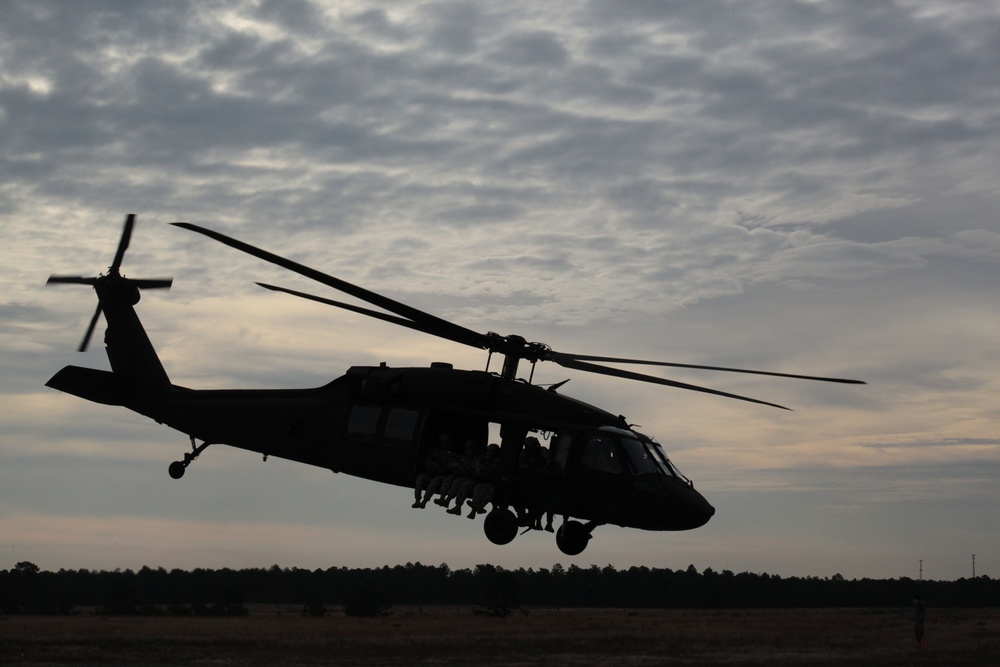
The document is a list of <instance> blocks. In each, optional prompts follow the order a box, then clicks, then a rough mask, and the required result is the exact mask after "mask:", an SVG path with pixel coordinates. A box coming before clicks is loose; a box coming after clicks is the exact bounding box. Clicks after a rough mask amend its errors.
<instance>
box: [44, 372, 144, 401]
mask: <svg viewBox="0 0 1000 667" xmlns="http://www.w3.org/2000/svg"><path fill="white" fill-rule="evenodd" d="M45 385H46V386H47V387H52V388H53V389H56V390H58V391H64V392H66V393H67V394H73V395H74V396H79V397H80V398H85V399H87V400H88V401H93V402H94V403H103V404H105V405H125V402H126V400H127V399H128V397H129V396H134V395H135V390H136V388H135V382H134V381H133V380H131V379H130V378H128V377H126V376H124V375H119V374H117V373H111V372H109V371H100V370H97V369H95V368H81V367H79V366H66V367H65V368H63V369H62V370H61V371H59V372H58V373H56V374H55V375H53V376H52V379H50V380H49V381H48V382H46V383H45Z"/></svg>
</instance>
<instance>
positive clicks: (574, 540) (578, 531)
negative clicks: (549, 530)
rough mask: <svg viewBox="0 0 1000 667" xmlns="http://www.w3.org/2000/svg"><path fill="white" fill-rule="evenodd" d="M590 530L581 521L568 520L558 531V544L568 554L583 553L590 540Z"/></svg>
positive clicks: (560, 549)
mask: <svg viewBox="0 0 1000 667" xmlns="http://www.w3.org/2000/svg"><path fill="white" fill-rule="evenodd" d="M590 538H591V535H590V531H589V530H587V527H586V526H584V525H583V524H582V523H580V522H579V521H567V522H565V523H564V524H563V525H561V526H559V530H557V531H556V546H557V547H559V551H561V552H563V553H564V554H566V555H567V556H576V555H578V554H580V553H583V550H584V549H586V548H587V543H589V542H590Z"/></svg>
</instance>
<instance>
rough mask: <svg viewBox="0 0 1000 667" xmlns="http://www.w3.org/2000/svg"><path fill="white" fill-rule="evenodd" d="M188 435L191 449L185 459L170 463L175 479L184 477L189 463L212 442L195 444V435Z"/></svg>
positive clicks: (170, 471) (171, 474) (172, 475)
mask: <svg viewBox="0 0 1000 667" xmlns="http://www.w3.org/2000/svg"><path fill="white" fill-rule="evenodd" d="M188 437H189V438H191V451H190V452H187V453H186V454H184V460H183V461H174V462H173V463H171V464H170V468H168V472H169V473H170V476H171V477H173V478H174V479H180V478H181V477H183V476H184V471H185V470H187V467H188V466H189V465H191V462H192V461H194V460H195V459H196V458H198V455H199V454H201V453H202V452H203V451H205V448H206V447H208V446H209V445H210V444H212V443H210V442H203V443H201V444H200V445H195V444H194V436H193V435H189V436H188ZM265 458H267V457H265Z"/></svg>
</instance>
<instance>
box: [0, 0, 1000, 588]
mask: <svg viewBox="0 0 1000 667" xmlns="http://www.w3.org/2000/svg"><path fill="white" fill-rule="evenodd" d="M555 5H558V6H554V5H553V3H533V2H517V1H512V2H505V3H488V4H483V3H473V2H399V3H394V2H384V3H365V2H304V1H301V0H298V1H292V0H289V1H281V2H277V1H270V0H264V1H261V2H230V1H226V0H218V1H211V0H210V1H201V0H199V1H198V2H193V1H192V2H181V1H177V2H171V3H160V2H140V1H136V2H129V3H120V2H100V1H97V0H92V1H86V0H81V1H79V2H73V3H64V2H47V1H45V0H28V1H24V2H18V1H16V0H6V1H5V2H4V3H3V6H4V11H3V14H4V20H3V22H2V24H0V226H2V230H3V236H2V238H3V241H4V242H3V244H2V246H0V258H2V262H0V267H2V268H0V280H2V285H3V291H2V297H0V299H2V300H0V364H2V366H0V367H2V369H3V372H2V374H0V393H2V399H0V425H2V428H0V553H3V554H4V558H2V559H0V569H2V568H10V567H13V565H14V564H15V563H16V562H19V561H22V560H28V561H31V562H34V563H36V564H37V565H39V567H41V568H42V569H45V570H58V569H60V568H66V569H78V568H87V569H114V568H123V569H124V568H133V569H136V568H139V567H142V566H144V565H148V566H150V567H166V568H168V569H172V568H183V569H190V568H195V567H211V568H220V567H230V568H243V567H268V566H270V565H272V564H279V565H281V566H283V567H305V568H327V567H333V566H336V567H340V566H348V567H363V566H371V565H383V564H386V565H394V564H405V563H407V562H422V563H424V564H434V565H436V564H440V563H447V564H448V565H449V566H451V567H452V568H463V567H474V566H475V565H476V564H480V563H491V564H495V565H499V566H503V567H508V568H518V567H525V568H528V567H531V568H536V569H537V568H542V567H551V566H552V565H553V564H555V563H561V564H563V565H564V566H568V565H570V564H575V565H577V566H580V567H589V566H590V565H594V564H596V565H598V566H601V567H603V566H605V565H612V566H614V567H616V568H626V567H631V566H633V565H635V566H646V567H658V568H671V569H681V568H686V567H687V566H688V565H689V564H694V565H695V567H696V568H698V569H699V570H703V569H704V568H708V567H711V568H713V569H715V570H717V571H720V570H726V569H728V570H731V571H733V572H744V571H748V572H758V573H760V572H768V573H771V574H779V575H782V576H820V577H823V576H832V575H833V574H836V573H840V574H842V575H843V576H845V577H848V578H863V577H871V578H896V577H903V576H905V577H911V578H913V579H916V578H918V577H920V576H922V577H923V578H925V579H956V578H960V577H968V576H971V574H972V562H973V558H972V556H973V555H975V567H976V574H977V575H984V574H985V575H990V576H1000V562H998V560H997V559H998V558H1000V527H998V526H1000V524H998V522H997V521H996V516H998V515H1000V493H998V491H997V485H996V480H997V479H998V478H1000V432H998V430H1000V408H998V402H997V395H998V389H1000V349H998V341H1000V290H997V289H996V286H997V283H998V282H1000V224H998V210H1000V209H998V203H1000V201H998V199H1000V197H998V194H1000V189H998V185H997V182H998V181H997V174H998V173H1000V111H998V109H1000V3H998V2H987V1H977V2H953V1H951V0H948V1H939V2H935V1H929V0H928V1H914V2H904V1H901V0H900V1H896V2H889V1H886V2H879V3H859V2H837V1H824V2H805V1H797V2H796V1H789V2H777V3H776V2H755V1H752V0H749V1H740V2H727V1H722V0H704V1H699V2H696V3H695V2H691V3H685V2H666V1H664V2H655V1H652V0H644V1H638V0H637V1H627V0H626V1H622V2H618V1H616V2H610V1H603V0H595V1H592V2H582V3H570V4H567V3H555ZM127 213H136V214H137V216H138V223H137V226H136V230H135V233H134V235H133V237H132V243H131V247H130V248H129V251H128V254H127V255H126V256H125V261H124V264H123V271H124V272H125V274H126V275H131V276H134V277H151V276H173V277H174V283H173V287H172V289H171V290H170V291H162V290H158V291H149V292H147V293H146V294H144V296H143V299H142V301H141V302H140V303H139V304H138V306H137V311H138V313H139V316H140V317H141V319H142V321H143V323H144V325H145V327H146V329H147V331H148V332H149V335H150V338H151V339H152V341H153V344H154V345H155V347H156V348H157V351H158V352H159V354H160V356H161V359H162V361H163V364H164V366H165V368H166V370H167V372H168V374H169V375H170V378H171V380H172V381H173V382H174V383H176V384H179V385H183V386H187V387H191V388H195V389H199V388H204V389H210V388H231V387H239V388H248V387H261V388H268V387H276V388H280V387H311V386H318V385H321V384H325V383H326V382H328V381H329V380H331V379H333V378H335V377H338V376H339V375H341V374H343V373H344V371H346V369H347V368H349V367H350V366H352V365H366V364H378V363H379V362H383V361H385V362H388V363H389V364H390V365H393V366H426V365H427V364H429V363H431V362H435V361H449V362H451V363H454V364H455V365H456V366H457V367H460V368H470V369H483V368H485V365H486V358H485V357H486V355H485V353H481V352H479V351H477V350H473V349H471V348H465V347H462V346H459V345H456V344H454V343H450V342H448V341H444V340H439V339H436V338H433V337H430V336H427V335H424V334H421V333H418V332H413V331H409V330H405V329H401V328H394V327H392V326H391V325H388V324H386V323H383V322H379V321H376V320H370V319H366V318H363V317H361V316H358V315H354V314H352V313H348V312H344V311H339V310H336V309H331V308H327V307H324V306H321V305H319V304H315V303H311V302H307V301H303V300H299V299H295V298H293V297H290V296H287V295H281V294H275V293H271V292H267V291H265V290H262V289H260V288H259V287H257V286H256V285H254V282H255V281H264V282H271V283H276V284H279V285H284V286H287V287H291V288H294V289H300V290H304V291H309V292H313V293H319V294H322V295H323V296H327V297H331V298H338V295H337V294H336V293H333V292H332V291H329V290H326V289H325V288H323V287H322V286H319V285H316V284H314V283H310V282H309V281H308V280H306V279H304V278H301V277H299V276H296V275H293V274H290V273H288V272H286V271H283V270H281V269H280V268H278V267H275V266H272V265H268V264H266V263H264V262H261V261H259V260H257V259H255V258H252V257H249V256H246V255H242V254H240V253H238V252H236V251H234V250H231V249H229V248H225V247H223V246H221V245H219V244H217V243H215V242H213V241H211V240H209V239H207V238H204V237H201V236H199V235H196V234H192V233H191V232H189V231H185V230H183V229H180V228H177V227H172V226H169V225H168V224H167V223H169V222H173V221H178V220H183V221H188V222H193V223H196V224H200V225H204V226H207V227H210V228H212V229H216V230H219V231H221V232H223V233H226V234H230V235H233V236H236V237H238V238H240V239H242V240H244V241H247V242H249V243H252V244H254V245H258V246H260V247H263V248H266V249H268V250H270V251H272V252H276V253H279V254H282V255H285V256H287V257H290V258H292V259H295V260H297V261H300V262H303V263H305V264H308V265H310V266H313V267H315V268H317V269H319V270H321V271H325V272H327V273H330V274H332V275H335V276H338V277H340V278H343V279H345V280H349V281H352V282H355V283H357V284H360V285H362V286H364V287H366V288H368V289H372V290H375V291H377V292H380V293H383V294H386V295H387V296H390V297H392V298H394V299H397V300H400V301H403V302H406V303H408V304H411V305H413V306H415V307H417V308H420V309H422V310H425V311H429V312H431V313H434V314H436V315H438V316H441V317H444V318H447V319H449V320H452V321H454V322H457V323H459V324H461V325H463V326H465V327H468V328H470V329H473V330H476V331H497V332H500V333H503V334H512V333H516V334H519V335H522V336H524V337H525V338H527V339H528V340H531V341H540V342H544V343H547V344H549V345H551V346H553V347H554V348H556V349H558V350H560V351H567V352H577V353H589V354H600V355H610V356H623V357H638V358H647V359H662V360H667V361H677V362H685V363H693V364H710V365H718V366H737V367H744V368H754V369H765V370H774V371H780V372H791V373H804V374H811V375H826V376H838V377H848V378H856V379H860V380H864V381H866V382H867V383H868V384H867V385H864V386H847V385H843V386H842V385H830V384H819V383H808V382H802V381H795V380H782V379H775V378H765V377H754V376H740V375H732V374H720V373H707V372H704V371H700V372H697V371H683V370H679V369H677V370H672V371H670V372H664V373H663V375H664V377H669V378H671V379H675V380H677V381H681V382H689V383H693V384H701V385H706V386H710V387H714V388H716V389H719V390H722V391H728V392H734V393H739V394H746V395H750V396H753V397H755V398H760V399H763V400H767V401H772V402H777V403H781V404H784V405H787V406H789V407H791V408H792V409H793V411H782V410H776V409H773V408H769V407H766V406H762V405H754V404H750V403H744V402H738V401H732V400H728V399H724V398H720V397H716V396H709V395H706V394H700V393H694V392H686V391H681V390H678V389H673V388H667V387H661V386H654V385H646V384H640V383H635V382H628V381H626V380H622V379H617V378H610V377H599V376H593V375H588V374H585V373H580V372H576V371H569V370H566V369H562V368H561V367H559V366H555V365H553V364H548V365H544V364H542V365H540V366H539V367H538V368H537V370H536V372H535V377H534V381H535V382H539V383H553V382H560V381H563V380H567V379H569V380H570V382H569V383H568V384H566V385H564V386H563V387H562V388H561V389H560V391H561V392H562V393H565V394H568V395H571V396H574V397H576V398H579V399H581V400H584V401H587V402H589V403H593V404H596V405H599V406H601V407H603V408H605V409H607V410H608V411H610V412H612V413H614V414H624V415H625V416H626V417H627V418H628V420H629V422H630V423H633V424H636V425H638V426H637V428H639V429H640V430H641V431H643V432H644V433H648V434H650V435H652V436H654V437H656V438H657V439H658V440H659V441H660V442H661V443H662V444H663V445H664V447H665V449H666V450H667V451H668V452H669V454H670V456H671V458H672V460H673V461H674V463H676V464H677V466H678V467H679V468H680V469H681V470H682V471H683V472H684V473H685V474H686V475H687V476H689V477H690V478H691V479H693V480H694V483H695V486H696V488H697V489H698V490H699V491H700V492H701V493H703V494H704V495H705V496H706V497H707V498H708V500H709V501H710V502H711V503H712V504H713V505H714V506H715V507H716V508H717V513H716V516H715V517H714V518H713V520H712V521H711V522H710V523H709V524H707V525H706V526H705V527H703V528H701V529H698V530H695V531H690V532H679V533H655V532H644V531H638V530H627V529H621V528H615V527H600V528H598V529H597V530H596V531H595V536H594V539H593V540H592V541H591V543H590V545H589V546H588V548H587V550H586V551H584V552H583V553H582V554H581V555H579V556H575V557H569V556H566V555H564V554H562V553H561V552H560V551H558V549H557V548H556V546H555V543H554V540H553V539H552V536H551V535H549V534H548V533H541V532H535V533H529V534H526V535H523V536H520V537H518V538H517V539H515V540H514V542H512V543H511V544H509V545H506V546H503V547H499V546H495V545H493V544H491V543H490V542H488V541H487V540H486V539H485V537H484V536H483V533H482V527H481V525H478V522H475V523H474V522H472V521H468V520H466V519H464V518H462V519H459V518H456V517H454V516H451V515H448V514H446V513H444V512H443V511H438V510H437V509H436V508H435V509H431V508H430V507H428V508H427V509H424V510H415V509H411V508H410V503H411V501H412V495H411V492H410V491H409V490H407V489H402V488H397V487H388V486H382V485H378V484H374V483H371V482H365V481H362V480H358V479H354V478H351V477H348V476H345V475H342V474H333V473H331V472H330V471H328V470H322V469H319V468H312V467H308V466H303V465H299V464H293V463H290V462H287V461H281V460H277V459H273V458H272V459H269V460H268V461H267V462H262V461H261V460H260V457H259V456H257V455H254V454H252V453H248V452H243V451H240V450H236V449H233V448H228V447H223V446H217V447H210V448H209V449H208V450H206V451H205V453H204V454H203V455H202V456H201V457H200V458H199V459H198V461H197V462H196V463H195V464H194V465H193V466H192V467H191V468H190V469H189V470H188V473H187V475H186V476H185V477H184V478H183V479H182V480H179V481H175V480H172V479H170V477H169V476H168V475H167V466H168V464H169V463H170V462H171V461H173V460H176V459H177V458H180V456H181V454H183V452H185V451H187V450H188V449H189V444H188V441H187V438H186V436H185V435H184V434H181V433H178V432H175V431H172V430H170V429H168V428H166V427H164V426H160V425H157V424H155V423H154V422H152V421H149V420H147V419H145V418H143V417H141V416H139V415H136V414H134V413H131V412H128V411H127V410H124V409H122V408H113V407H108V406H102V405H97V404H91V403H88V402H86V401H84V400H82V399H79V398H76V397H73V396H70V395H66V394H60V393H59V392H55V391H53V390H50V389H48V388H46V387H45V386H44V385H45V382H46V380H48V378H49V377H51V375H53V374H54V373H55V372H56V371H57V370H59V369H60V368H61V367H63V366H64V365H67V364H76V365H80V366H88V367H92V368H100V369H107V368H109V366H108V361H107V358H106V355H105V353H104V350H103V345H102V344H101V343H100V341H101V340H102V332H103V324H101V326H99V328H98V332H97V334H96V335H95V337H94V342H93V344H92V345H91V347H90V349H89V350H88V351H86V352H85V353H82V354H81V353H78V352H76V347H77V345H78V344H79V342H80V339H81V338H82V336H83V333H84V330H85V328H86V325H87V322H88V320H89V318H90V316H91V314H92V313H93V309H94V307H95V305H96V297H95V296H94V295H93V293H88V292H87V291H86V288H82V287H79V286H57V287H48V288H47V287H46V286H45V280H46V278H47V277H48V275H49V274H50V273H59V274H73V275H97V274H98V273H99V272H101V271H105V270H107V267H108V265H109V264H110V263H111V260H112V257H113V255H114V251H115V247H116V245H117V243H118V238H119V235H120V233H121V228H122V222H123V220H124V217H125V214H127ZM522 366H523V368H522V370H523V371H525V372H526V371H527V368H528V367H527V366H526V365H524V364H522ZM639 370H643V371H645V370H648V369H639ZM651 372H654V373H656V372H659V371H655V370H654V371H651ZM921 568H922V569H921Z"/></svg>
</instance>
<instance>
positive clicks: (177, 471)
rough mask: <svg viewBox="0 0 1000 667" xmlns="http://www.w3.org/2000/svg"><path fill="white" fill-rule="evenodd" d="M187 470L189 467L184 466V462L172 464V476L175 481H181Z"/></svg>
mask: <svg viewBox="0 0 1000 667" xmlns="http://www.w3.org/2000/svg"><path fill="white" fill-rule="evenodd" d="M186 469H187V466H186V465H184V462H183V461H174V462H173V463H171V464H170V469H169V470H170V476H171V477H172V478H174V479H180V478H181V477H183V476H184V471H185V470H186Z"/></svg>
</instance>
